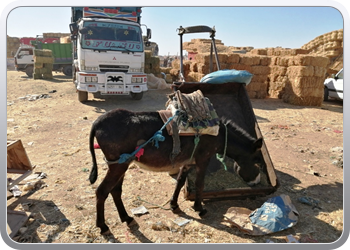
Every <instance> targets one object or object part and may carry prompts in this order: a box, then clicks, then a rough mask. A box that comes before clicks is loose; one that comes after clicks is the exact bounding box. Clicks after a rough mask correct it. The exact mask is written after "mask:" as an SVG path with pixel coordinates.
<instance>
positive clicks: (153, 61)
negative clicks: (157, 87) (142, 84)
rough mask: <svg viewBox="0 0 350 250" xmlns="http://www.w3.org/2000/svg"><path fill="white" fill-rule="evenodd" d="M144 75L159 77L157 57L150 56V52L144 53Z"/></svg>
mask: <svg viewBox="0 0 350 250" xmlns="http://www.w3.org/2000/svg"><path fill="white" fill-rule="evenodd" d="M145 73H147V74H153V75H155V76H156V77H161V70H160V60H159V57H158V56H152V52H151V51H146V52H145Z"/></svg>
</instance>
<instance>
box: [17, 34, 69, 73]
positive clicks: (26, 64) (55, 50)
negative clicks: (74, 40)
mask: <svg viewBox="0 0 350 250" xmlns="http://www.w3.org/2000/svg"><path fill="white" fill-rule="evenodd" d="M30 43H31V45H26V44H22V45H21V46H20V47H19V48H18V50H17V52H16V54H15V68H16V70H17V71H22V72H25V73H26V74H27V76H28V77H33V70H34V57H33V54H34V49H49V50H51V51H52V54H53V57H54V58H55V60H54V64H53V69H52V71H56V72H63V74H65V75H66V76H72V71H73V70H72V64H73V61H72V45H71V44H70V43H45V42H44V41H43V40H42V39H40V38H39V37H38V36H37V39H36V40H33V41H30Z"/></svg>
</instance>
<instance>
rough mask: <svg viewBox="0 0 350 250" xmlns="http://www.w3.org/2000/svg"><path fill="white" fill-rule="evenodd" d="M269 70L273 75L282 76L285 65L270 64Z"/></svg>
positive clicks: (284, 73) (285, 72) (284, 72)
mask: <svg viewBox="0 0 350 250" xmlns="http://www.w3.org/2000/svg"><path fill="white" fill-rule="evenodd" d="M270 68H271V69H270V72H271V74H273V75H281V76H284V75H286V74H287V67H282V66H271V67H270Z"/></svg>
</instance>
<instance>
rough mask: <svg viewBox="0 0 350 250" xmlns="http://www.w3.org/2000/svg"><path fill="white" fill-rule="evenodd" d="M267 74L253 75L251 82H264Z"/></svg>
mask: <svg viewBox="0 0 350 250" xmlns="http://www.w3.org/2000/svg"><path fill="white" fill-rule="evenodd" d="M268 78H269V75H253V77H252V82H266V81H267V80H268Z"/></svg>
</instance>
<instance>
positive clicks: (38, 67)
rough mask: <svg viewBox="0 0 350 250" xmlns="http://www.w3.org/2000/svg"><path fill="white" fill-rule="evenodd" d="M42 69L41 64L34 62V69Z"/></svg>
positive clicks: (42, 65)
mask: <svg viewBox="0 0 350 250" xmlns="http://www.w3.org/2000/svg"><path fill="white" fill-rule="evenodd" d="M43 67H44V64H43V63H41V62H36V61H34V68H37V69H41V68H43Z"/></svg>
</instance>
